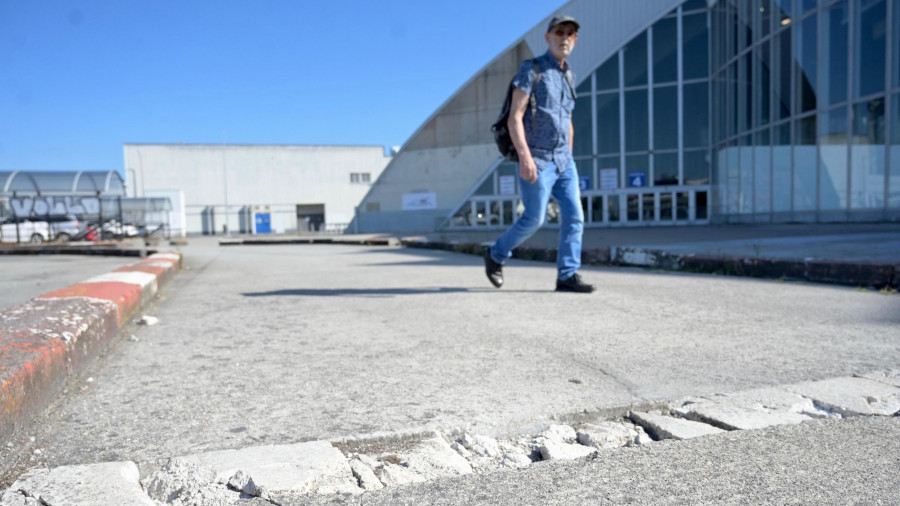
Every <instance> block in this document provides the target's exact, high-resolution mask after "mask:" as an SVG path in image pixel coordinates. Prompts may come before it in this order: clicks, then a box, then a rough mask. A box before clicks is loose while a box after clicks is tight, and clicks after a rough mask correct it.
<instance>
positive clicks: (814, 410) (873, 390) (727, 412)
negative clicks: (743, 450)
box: [0, 370, 900, 506]
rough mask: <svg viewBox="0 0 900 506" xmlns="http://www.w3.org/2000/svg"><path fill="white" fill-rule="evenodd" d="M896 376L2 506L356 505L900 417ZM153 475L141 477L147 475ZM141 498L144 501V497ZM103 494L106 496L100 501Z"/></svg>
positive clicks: (442, 435) (38, 491)
mask: <svg viewBox="0 0 900 506" xmlns="http://www.w3.org/2000/svg"><path fill="white" fill-rule="evenodd" d="M897 383H900V371H897V370H890V371H876V372H873V373H870V374H866V375H861V376H860V377H850V378H837V379H830V380H824V381H815V382H805V383H799V384H795V385H787V386H784V387H777V388H762V389H755V390H748V391H744V392H737V393H729V394H715V395H707V396H703V397H692V398H685V399H680V400H677V401H674V402H670V403H668V404H667V405H664V406H660V407H659V408H658V409H656V410H645V411H633V412H629V413H628V417H627V418H624V417H623V418H621V419H612V420H595V421H591V422H583V423H580V424H576V425H569V424H562V423H557V424H552V425H536V426H535V428H534V431H535V432H538V431H540V432H539V433H537V434H536V435H524V436H514V437H510V438H508V439H496V438H493V437H490V436H487V435H483V434H472V433H468V432H463V431H459V430H451V431H447V432H431V433H424V434H411V435H405V436H402V437H398V436H387V437H385V436H382V437H381V438H374V439H372V440H365V439H359V438H354V439H350V440H341V441H336V442H335V443H334V444H333V443H332V442H328V441H313V442H308V443H299V444H294V445H279V446H260V447H253V448H244V449H241V450H223V451H214V452H206V453H201V454H196V455H187V456H183V457H177V458H173V459H169V460H168V461H166V462H165V463H164V464H163V465H161V466H159V467H158V468H157V470H156V471H154V472H151V473H150V474H149V475H148V476H147V477H146V478H145V479H144V480H142V481H141V482H140V483H139V482H138V474H137V473H138V471H137V467H136V465H135V464H133V463H131V462H124V463H122V462H117V463H109V464H98V465H89V466H71V467H60V468H56V469H53V470H47V469H35V470H32V471H29V472H28V473H26V474H25V475H23V476H22V477H21V478H20V479H19V480H18V481H17V482H16V483H15V484H13V486H12V487H10V489H8V490H7V491H6V492H5V493H4V494H3V497H2V501H0V506H55V505H57V504H60V505H62V504H79V503H81V502H84V501H80V499H81V498H84V497H90V498H91V500H90V501H88V502H90V503H97V500H96V498H97V497H103V498H108V499H104V501H102V502H100V503H103V504H122V505H130V504H147V505H154V504H155V505H172V506H231V505H237V504H240V505H248V506H250V505H252V504H254V503H256V504H272V503H278V502H280V500H281V499H283V498H286V497H294V496H297V495H301V496H302V495H304V494H310V493H316V494H336V493H341V494H361V493H364V492H366V491H376V490H379V489H381V488H384V487H393V486H402V485H406V484H410V483H421V482H425V481H429V480H433V479H437V478H441V477H453V476H463V475H467V474H471V473H486V472H494V471H496V470H499V469H504V468H524V467H528V466H530V465H531V464H532V463H534V462H536V461H540V460H557V459H578V458H583V457H587V456H589V455H591V454H592V453H595V452H597V451H600V450H602V449H610V448H618V447H623V446H644V445H648V444H656V443H654V441H659V440H680V439H690V438H695V437H703V436H709V435H716V434H721V433H723V432H725V431H730V430H754V429H761V428H764V427H770V426H773V425H784V424H798V423H802V422H805V421H808V420H811V419H813V418H826V417H831V418H841V417H847V416H891V415H900V386H898V385H897ZM148 466H150V467H155V466H152V465H149V464H147V465H145V469H149V468H150V467H148ZM142 487H143V490H142ZM98 494H99V495H98Z"/></svg>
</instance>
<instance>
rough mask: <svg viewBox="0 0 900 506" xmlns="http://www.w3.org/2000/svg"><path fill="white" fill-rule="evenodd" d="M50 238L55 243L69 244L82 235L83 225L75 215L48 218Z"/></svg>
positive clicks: (59, 215) (58, 215)
mask: <svg viewBox="0 0 900 506" xmlns="http://www.w3.org/2000/svg"><path fill="white" fill-rule="evenodd" d="M47 222H48V223H50V237H51V239H53V240H54V241H60V242H68V241H71V240H72V239H74V238H75V237H78V236H79V234H81V223H80V222H79V221H78V218H77V217H76V216H75V215H74V214H56V215H50V216H48V217H47Z"/></svg>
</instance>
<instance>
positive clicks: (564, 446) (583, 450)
mask: <svg viewBox="0 0 900 506" xmlns="http://www.w3.org/2000/svg"><path fill="white" fill-rule="evenodd" d="M595 451H597V449H596V448H592V447H590V446H584V445H580V444H570V443H562V442H559V441H546V442H545V443H544V444H543V445H541V458H543V459H544V460H575V459H578V458H581V457H587V456H588V455H590V454H592V453H594V452H595Z"/></svg>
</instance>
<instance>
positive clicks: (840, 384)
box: [785, 378, 900, 416]
mask: <svg viewBox="0 0 900 506" xmlns="http://www.w3.org/2000/svg"><path fill="white" fill-rule="evenodd" d="M785 388H786V389H787V390H788V391H791V392H794V393H797V394H799V395H803V396H805V397H809V398H810V399H812V400H813V401H814V402H815V403H816V404H818V405H819V406H822V407H824V408H825V409H828V410H830V411H834V412H836V413H840V414H841V415H843V416H861V415H884V416H890V415H893V414H894V413H897V412H898V411H900V388H897V387H894V386H891V385H886V384H884V383H879V382H877V381H872V380H870V379H865V378H834V379H827V380H822V381H809V382H805V383H798V384H796V385H789V386H787V387H785Z"/></svg>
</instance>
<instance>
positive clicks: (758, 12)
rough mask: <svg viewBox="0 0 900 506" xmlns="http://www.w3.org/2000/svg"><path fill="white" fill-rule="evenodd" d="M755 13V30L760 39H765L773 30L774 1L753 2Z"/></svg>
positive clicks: (757, 0)
mask: <svg viewBox="0 0 900 506" xmlns="http://www.w3.org/2000/svg"><path fill="white" fill-rule="evenodd" d="M753 13H754V16H756V20H755V22H754V23H755V27H754V30H756V32H757V33H758V37H759V38H763V37H765V36H766V35H768V34H769V31H770V30H771V29H772V0H753Z"/></svg>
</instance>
